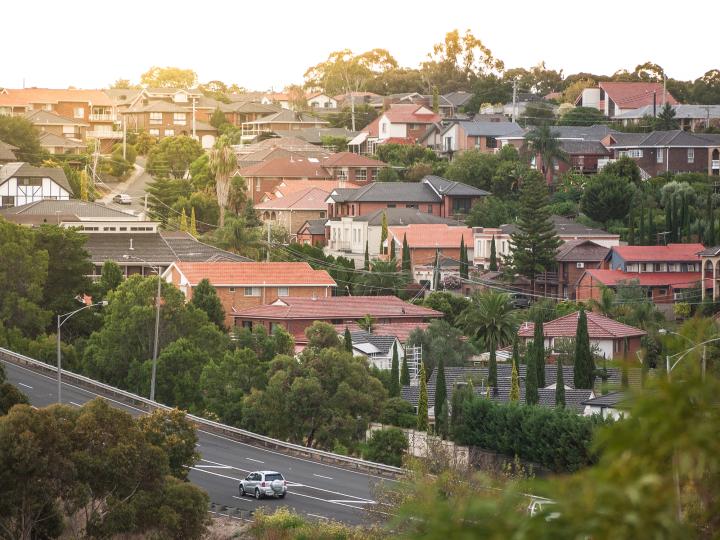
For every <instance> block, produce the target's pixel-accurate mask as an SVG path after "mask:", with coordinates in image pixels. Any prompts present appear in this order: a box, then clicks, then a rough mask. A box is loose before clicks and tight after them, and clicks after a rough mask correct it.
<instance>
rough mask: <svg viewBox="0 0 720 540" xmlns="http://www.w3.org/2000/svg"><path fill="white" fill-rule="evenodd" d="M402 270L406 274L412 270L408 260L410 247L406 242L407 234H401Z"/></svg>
mask: <svg viewBox="0 0 720 540" xmlns="http://www.w3.org/2000/svg"><path fill="white" fill-rule="evenodd" d="M401 267H402V271H403V272H405V273H406V274H408V275H409V274H410V273H411V271H412V266H411V262H410V247H409V246H408V243H407V235H406V234H403V247H402V265H401Z"/></svg>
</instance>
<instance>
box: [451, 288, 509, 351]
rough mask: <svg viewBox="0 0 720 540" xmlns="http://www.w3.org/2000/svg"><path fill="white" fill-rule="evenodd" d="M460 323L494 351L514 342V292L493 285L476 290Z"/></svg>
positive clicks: (488, 348) (485, 346)
mask: <svg viewBox="0 0 720 540" xmlns="http://www.w3.org/2000/svg"><path fill="white" fill-rule="evenodd" d="M459 323H460V325H461V326H462V328H464V330H465V332H466V333H467V335H469V336H472V337H473V338H474V339H475V341H476V342H478V343H479V344H480V345H481V346H482V347H484V348H485V349H487V350H488V351H490V352H491V360H492V351H494V350H497V348H498V347H502V346H504V345H505V344H507V343H511V342H512V340H513V336H514V335H515V330H516V317H515V314H514V311H513V306H512V302H511V300H510V296H509V295H507V294H505V293H501V292H496V291H493V290H491V289H488V290H485V291H483V292H480V293H475V294H474V295H473V296H472V298H471V300H470V306H468V308H467V309H465V311H464V312H463V313H462V315H461V316H460V319H459Z"/></svg>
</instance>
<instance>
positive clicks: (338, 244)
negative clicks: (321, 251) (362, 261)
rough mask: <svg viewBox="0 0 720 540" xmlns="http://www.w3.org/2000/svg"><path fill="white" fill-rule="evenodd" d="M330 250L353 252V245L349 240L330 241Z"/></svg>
mask: <svg viewBox="0 0 720 540" xmlns="http://www.w3.org/2000/svg"><path fill="white" fill-rule="evenodd" d="M330 249H335V250H337V251H351V250H352V244H351V243H350V242H349V241H347V240H330Z"/></svg>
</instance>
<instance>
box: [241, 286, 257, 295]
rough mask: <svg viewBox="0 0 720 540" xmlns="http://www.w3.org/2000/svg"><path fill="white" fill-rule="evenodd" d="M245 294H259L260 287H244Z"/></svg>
mask: <svg viewBox="0 0 720 540" xmlns="http://www.w3.org/2000/svg"><path fill="white" fill-rule="evenodd" d="M245 296H260V287H245Z"/></svg>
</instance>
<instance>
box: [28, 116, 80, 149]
mask: <svg viewBox="0 0 720 540" xmlns="http://www.w3.org/2000/svg"><path fill="white" fill-rule="evenodd" d="M23 117H24V118H25V119H26V120H28V121H29V122H30V123H31V124H32V125H33V126H35V128H36V129H37V130H38V131H39V132H40V133H41V134H42V133H50V134H52V135H56V136H58V137H64V138H66V139H74V140H75V141H78V142H79V141H84V140H85V134H86V133H87V130H88V128H89V127H90V124H88V123H87V122H86V121H83V120H76V119H75V118H68V117H65V116H60V115H59V114H56V113H54V112H50V111H44V110H33V111H29V112H26V113H25V114H24V115H23Z"/></svg>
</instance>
